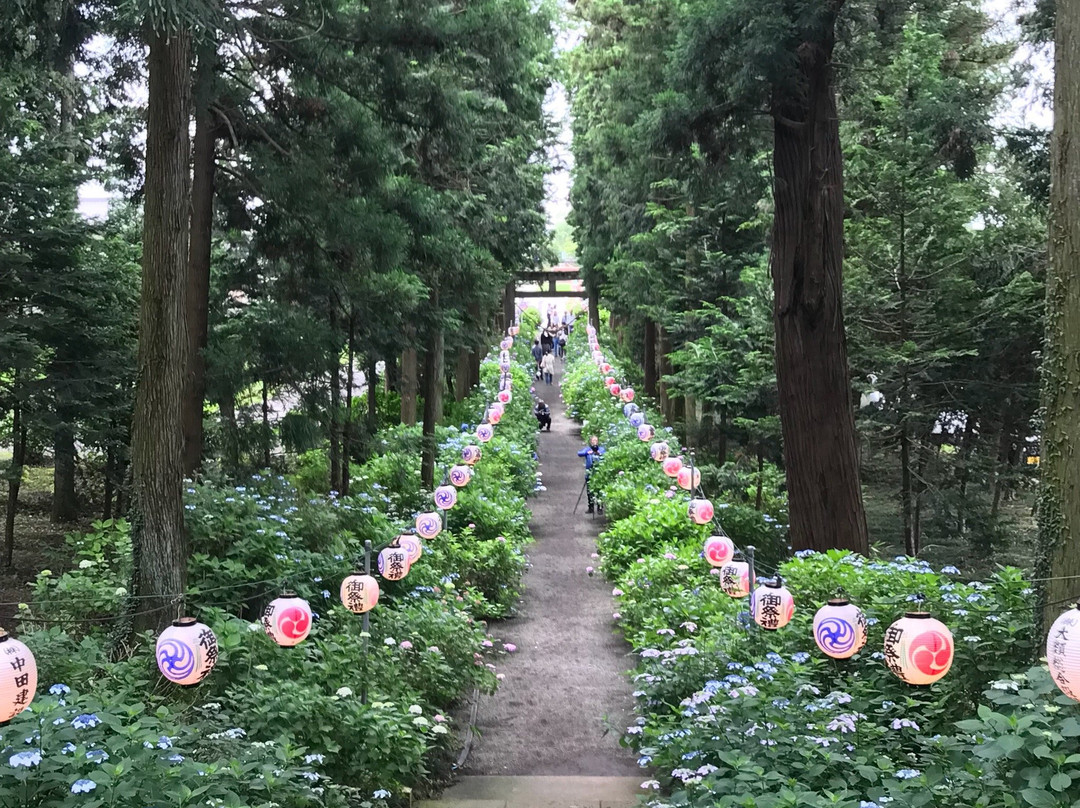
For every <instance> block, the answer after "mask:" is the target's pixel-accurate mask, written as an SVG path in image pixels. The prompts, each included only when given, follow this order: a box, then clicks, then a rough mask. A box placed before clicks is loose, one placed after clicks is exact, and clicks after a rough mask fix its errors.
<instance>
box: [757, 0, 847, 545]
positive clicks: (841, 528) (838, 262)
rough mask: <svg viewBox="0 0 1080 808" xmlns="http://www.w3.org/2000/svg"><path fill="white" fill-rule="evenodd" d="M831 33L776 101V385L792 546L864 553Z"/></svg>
mask: <svg viewBox="0 0 1080 808" xmlns="http://www.w3.org/2000/svg"><path fill="white" fill-rule="evenodd" d="M835 5H837V6H838V5H839V3H837V4H835ZM833 25H834V20H828V21H827V24H826V26H825V28H824V30H823V31H822V32H821V36H820V37H819V38H818V39H817V40H814V41H806V42H803V43H802V45H801V46H800V47H799V49H798V52H797V54H796V57H797V60H798V62H797V65H798V68H799V71H800V79H801V82H802V86H801V87H800V88H799V92H791V91H790V90H789V89H788V88H778V89H777V90H776V91H775V93H774V99H773V113H774V127H773V131H774V144H773V165H774V184H773V200H774V207H775V215H774V220H773V233H772V254H771V270H772V278H773V292H774V296H773V322H774V326H775V331H776V376H777V388H778V392H779V396H780V406H779V410H780V424H781V428H782V432H783V438H784V461H785V468H786V471H787V483H788V497H789V504H790V530H791V533H790V535H791V543H792V548H793V549H794V550H804V549H812V550H827V549H829V548H833V547H839V548H844V549H849V550H854V551H856V552H859V553H866V552H867V550H868V539H867V531H866V514H865V512H864V510H863V504H862V492H861V490H860V487H859V460H858V451H857V448H856V442H855V419H854V414H853V412H852V403H851V392H850V381H849V372H848V362H847V345H846V341H845V335H844V317H843V305H842V300H843V294H842V291H843V288H842V280H841V276H842V269H843V253H844V241H843V239H844V232H843V224H844V221H843V220H844V188H843V167H842V162H841V154H840V132H839V123H838V118H837V112H836V99H835V94H834V90H833V87H832V69H831V59H832V51H833V45H834V33H833Z"/></svg>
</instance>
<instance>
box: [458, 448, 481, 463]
mask: <svg viewBox="0 0 1080 808" xmlns="http://www.w3.org/2000/svg"><path fill="white" fill-rule="evenodd" d="M481 454H483V453H482V452H481V451H480V447H479V446H473V445H472V444H469V445H468V446H465V447H463V448H462V450H461V459H462V460H463V461H464V462H465V463H468V464H469V465H470V466H475V465H476V464H477V463H479V462H480V456H481Z"/></svg>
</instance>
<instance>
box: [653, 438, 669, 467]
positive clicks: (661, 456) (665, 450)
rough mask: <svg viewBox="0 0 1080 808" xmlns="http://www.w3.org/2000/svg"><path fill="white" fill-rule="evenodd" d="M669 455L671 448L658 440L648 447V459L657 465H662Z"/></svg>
mask: <svg viewBox="0 0 1080 808" xmlns="http://www.w3.org/2000/svg"><path fill="white" fill-rule="evenodd" d="M670 453H671V448H670V447H669V446H668V445H667V444H666V443H664V441H662V440H659V441H657V442H656V443H654V444H653V445H652V446H650V447H649V457H651V458H652V459H653V460H655V461H656V462H657V463H663V462H664V461H665V460H667V457H668V455H669V454H670Z"/></svg>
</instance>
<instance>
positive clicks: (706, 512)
mask: <svg viewBox="0 0 1080 808" xmlns="http://www.w3.org/2000/svg"><path fill="white" fill-rule="evenodd" d="M713 513H714V511H713V504H712V502H710V501H709V500H707V499H700V498H698V499H692V500H690V504H689V505H687V506H686V515H687V516H689V517H690V521H691V522H693V523H694V524H695V525H707V524H709V522H711V521H712V520H713Z"/></svg>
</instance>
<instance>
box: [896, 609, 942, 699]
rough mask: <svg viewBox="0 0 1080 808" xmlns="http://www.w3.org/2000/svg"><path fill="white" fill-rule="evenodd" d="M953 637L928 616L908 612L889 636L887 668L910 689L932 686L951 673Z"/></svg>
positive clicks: (923, 613)
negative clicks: (916, 686)
mask: <svg viewBox="0 0 1080 808" xmlns="http://www.w3.org/2000/svg"><path fill="white" fill-rule="evenodd" d="M953 650H954V648H953V636H952V632H951V631H949V629H948V627H947V626H946V625H945V624H944V623H942V622H941V621H940V620H937V619H935V618H933V617H931V616H930V614H929V613H928V612H908V613H907V614H905V615H904V616H903V617H901V618H900V619H899V620H897V621H896V622H895V623H893V624H892V625H891V626H889V628H888V630H887V631H886V632H885V664H886V665H887V666H888V668H889V670H891V671H892V672H893V673H894V674H896V675H897V676H898V677H899V678H900V679H901V680H903V681H904V682H907V683H908V684H909V685H931V684H933V683H934V682H936V681H937V680H938V679H940V678H941V677H942V676H944V675H945V674H946V673H948V672H949V668H950V667H952V661H953Z"/></svg>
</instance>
